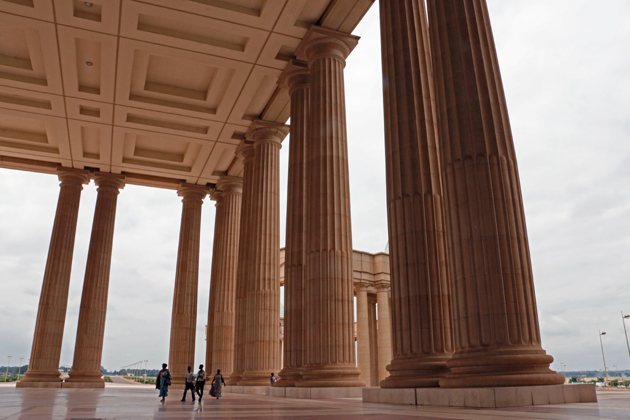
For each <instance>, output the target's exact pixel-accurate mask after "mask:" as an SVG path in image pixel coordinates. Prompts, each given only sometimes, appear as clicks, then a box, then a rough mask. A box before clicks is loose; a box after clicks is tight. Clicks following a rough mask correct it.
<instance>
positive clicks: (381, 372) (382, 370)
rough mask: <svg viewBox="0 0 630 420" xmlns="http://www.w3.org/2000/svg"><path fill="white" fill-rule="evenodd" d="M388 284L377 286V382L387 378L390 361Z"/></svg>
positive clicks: (390, 337)
mask: <svg viewBox="0 0 630 420" xmlns="http://www.w3.org/2000/svg"><path fill="white" fill-rule="evenodd" d="M388 289H389V287H388V286H377V288H376V304H377V305H378V383H379V384H380V383H381V381H383V380H384V379H385V378H387V375H388V373H387V366H388V365H389V364H390V362H391V361H392V329H391V325H392V323H391V319H390V317H389V296H388Z"/></svg>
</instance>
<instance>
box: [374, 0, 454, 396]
mask: <svg viewBox="0 0 630 420" xmlns="http://www.w3.org/2000/svg"><path fill="white" fill-rule="evenodd" d="M380 7H381V15H380V16H381V47H382V60H383V79H384V89H383V90H384V95H383V98H384V108H385V151H386V152H385V153H386V167H387V203H388V206H387V214H388V222H389V243H390V263H391V289H392V316H393V332H392V339H393V360H392V361H391V364H390V365H389V367H388V368H387V370H389V372H390V376H389V377H388V378H387V379H386V380H385V381H384V382H383V383H382V384H381V386H383V387H385V388H413V387H425V386H438V382H439V380H440V378H442V377H444V376H445V375H446V374H447V372H448V368H447V366H446V361H447V360H449V359H450V357H451V355H452V353H453V351H454V349H453V342H452V320H451V308H450V290H449V283H448V272H447V266H446V260H447V252H446V250H447V248H446V232H445V226H444V210H443V194H442V182H441V178H440V163H439V149H438V132H437V117H436V109H435V95H434V86H433V70H432V66H431V56H430V47H429V37H428V28H427V18H426V12H425V8H424V2H422V1H418V0H400V1H381V2H380ZM383 357H385V356H383ZM381 368H382V369H384V368H385V367H384V366H383V367H381Z"/></svg>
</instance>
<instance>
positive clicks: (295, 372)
mask: <svg viewBox="0 0 630 420" xmlns="http://www.w3.org/2000/svg"><path fill="white" fill-rule="evenodd" d="M27 3H28V2H27ZM245 3H246V5H243V4H245ZM373 3H374V1H373V0H328V1H326V0H325V1H292V0H291V1H287V0H272V1H267V2H243V4H241V2H238V4H236V3H235V2H230V1H226V2H208V4H206V3H203V4H202V3H201V2H195V1H185V2H180V3H178V4H173V3H172V2H169V1H168V0H151V1H134V0H122V1H120V2H119V1H111V2H103V3H102V4H101V3H99V2H94V3H93V2H70V1H65V0H58V1H55V2H54V4H55V7H52V5H51V4H52V3H50V2H40V1H35V2H32V3H29V4H22V3H20V2H3V4H2V5H0V12H1V13H0V23H1V25H0V27H1V28H2V29H0V34H2V36H3V38H4V37H7V38H8V39H10V40H11V42H10V43H8V44H6V45H8V47H2V46H0V54H2V55H3V56H7V57H10V58H11V59H10V60H9V61H7V63H8V64H6V65H4V64H3V65H2V66H3V72H2V73H0V128H1V129H2V143H0V158H1V159H0V164H1V165H2V166H4V167H7V168H13V169H19V170H28V171H38V172H46V173H55V174H58V176H59V179H60V181H61V187H60V196H59V205H58V209H57V215H56V219H55V225H54V229H53V234H52V239H51V243H50V248H49V254H48V262H47V267H46V272H45V273H44V280H43V285H42V293H41V297H40V305H39V313H38V318H37V324H36V326H35V333H34V340H33V348H32V354H31V365H30V368H29V370H28V372H27V373H26V377H25V378H24V380H22V381H21V382H20V383H19V384H18V386H20V387H60V386H64V387H79V388H81V387H86V388H87V387H102V386H103V382H102V379H101V377H100V370H99V369H100V363H101V354H102V347H103V331H104V325H105V322H106V308H107V294H108V287H109V266H110V263H111V258H112V253H113V252H115V250H114V249H112V237H113V232H114V221H115V216H116V202H117V197H118V193H119V191H120V190H121V189H122V188H123V187H124V186H125V185H127V184H134V185H143V186H148V187H155V188H167V189H171V190H173V192H174V194H173V196H174V198H175V197H176V196H177V195H179V196H180V197H182V202H183V203H182V213H181V228H180V237H179V251H178V258H177V267H176V276H175V278H174V279H173V288H174V299H173V306H172V319H171V333H170V352H169V364H170V365H171V368H172V369H173V372H174V375H173V383H174V385H175V386H182V383H183V372H184V371H185V368H186V367H187V366H190V365H192V364H193V361H194V343H195V340H199V339H200V337H196V332H195V330H196V312H197V310H196V308H197V302H198V296H197V286H198V282H199V281H207V279H199V278H198V273H199V252H200V251H199V249H200V247H199V235H200V229H201V227H200V215H201V211H202V207H203V206H202V204H203V202H204V200H206V198H207V196H208V195H209V196H210V197H209V198H210V200H212V201H215V203H216V208H217V211H216V221H215V233H214V234H215V236H214V252H213V262H212V278H211V279H210V283H211V286H210V296H209V311H208V327H207V337H206V338H207V349H206V363H205V364H206V366H207V367H208V368H209V369H212V370H214V369H216V368H218V367H221V368H222V369H223V371H224V374H225V378H226V380H227V382H228V383H229V384H230V385H234V386H262V385H267V384H268V376H269V373H270V372H280V381H279V382H278V386H281V387H283V388H311V389H312V388H348V389H350V388H362V387H365V386H370V385H371V386H375V387H381V388H392V389H394V388H395V389H406V390H409V389H411V390H415V389H421V388H444V389H447V388H448V389H450V388H457V389H460V388H484V389H486V388H488V389H494V388H501V387H531V386H551V385H559V384H561V383H563V382H564V378H563V377H561V376H560V375H558V374H556V373H555V372H553V371H552V370H550V369H549V366H550V363H551V362H552V361H553V358H552V357H551V356H550V355H547V354H546V352H545V351H544V349H543V347H542V344H541V340H540V333H539V327H538V315H537V309H536V299H535V293H534V288H533V278H532V270H531V262H530V257H529V247H528V243H527V230H526V227H525V221H524V211H523V203H522V197H521V193H520V184H519V178H518V169H517V164H516V153H515V150H514V145H513V142H512V138H511V132H510V127H509V116H508V114H507V111H506V106H505V98H504V93H503V90H502V89H503V88H502V83H501V76H500V71H499V67H498V59H497V57H496V52H495V50H494V41H493V38H492V32H491V26H490V20H489V16H488V13H487V7H486V5H485V0H471V1H465V0H439V1H438V0H434V1H429V2H428V3H427V8H426V9H425V2H423V1H418V0H400V1H395V2H394V1H380V2H379V6H378V7H380V11H381V37H382V51H383V54H382V57H383V79H384V92H385V95H384V96H385V104H384V105H385V106H384V109H385V121H386V130H385V144H386V156H385V158H386V162H387V173H386V177H387V187H388V188H387V202H388V224H389V244H390V255H391V257H390V258H391V261H390V260H389V259H388V260H387V264H388V265H391V273H390V271H389V268H388V269H387V278H385V275H384V274H383V275H382V276H381V277H382V278H374V276H375V274H374V272H373V271H374V270H372V271H371V272H370V275H371V276H372V277H373V278H371V279H369V278H363V277H362V276H359V278H358V279H357V276H356V272H357V271H356V255H357V253H356V252H355V251H353V249H354V248H355V247H360V244H353V243H352V220H351V212H350V203H351V192H350V183H349V175H348V165H349V160H348V153H347V130H346V115H345V113H346V101H345V90H344V78H345V77H346V75H345V72H344V68H345V65H346V61H347V60H351V59H352V51H353V50H354V49H355V48H359V47H358V45H360V39H359V36H357V35H355V34H353V33H352V32H353V30H354V29H355V27H356V26H357V24H358V23H359V22H360V20H361V18H362V16H363V15H364V14H365V13H366V12H367V10H368V9H369V8H370V7H372V6H373ZM358 35H360V34H358ZM2 48H6V51H4V50H2ZM3 63H4V61H3ZM5 70H6V71H5ZM2 98H5V99H4V100H3V99H2ZM7 98H8V99H7ZM289 119H290V126H289V125H287V122H288V121H289ZM287 136H290V141H289V146H288V147H289V149H290V150H289V156H290V158H289V175H288V176H289V191H288V200H287V201H288V204H287V208H286V209H281V208H280V201H279V189H280V181H279V180H280V166H279V156H280V150H281V148H282V147H285V146H284V144H285V143H286V140H285V138H286V137H287ZM90 179H94V180H95V184H96V185H97V186H98V188H99V189H98V191H99V192H98V201H97V205H96V210H95V215H94V222H93V231H92V239H91V241H90V249H89V255H88V260H87V267H88V269H87V270H86V275H85V280H84V285H83V297H82V304H81V312H80V315H79V321H78V333H77V342H76V347H75V351H74V368H73V370H72V371H71V373H70V378H69V379H68V380H66V382H63V383H62V382H61V380H60V378H59V375H58V374H55V372H54V370H55V369H56V365H58V364H59V351H60V348H61V337H62V333H63V327H64V322H65V311H66V305H67V284H68V281H69V276H70V265H69V261H71V259H72V253H73V244H74V234H75V229H76V217H77V216H76V213H77V208H78V203H79V199H80V192H81V188H82V186H83V185H85V184H88V183H89V180H90ZM175 192H176V193H177V194H175ZM123 197H124V196H123ZM284 211H286V212H287V215H288V217H287V229H286V231H287V237H286V250H285V271H284V279H283V281H284V286H285V297H284V298H285V317H284V325H285V327H284V337H283V338H284V348H283V349H282V350H281V349H280V342H279V339H278V338H279V335H280V331H279V328H280V282H279V279H280V273H279V268H280V213H281V212H284ZM359 254H360V253H359ZM360 255H362V254H360ZM364 257H365V258H368V257H367V256H366V255H362V256H361V261H363V260H362V258H364ZM370 258H372V262H371V264H373V265H374V264H378V263H377V262H376V261H377V260H378V261H381V262H380V263H381V264H384V262H383V261H384V257H382V256H381V257H379V256H378V255H376V256H371V257H370ZM379 258H380V260H379ZM362 263H363V262H362ZM362 263H361V264H362ZM361 270H362V269H361ZM368 271H370V270H366V271H365V272H366V273H367V272H368ZM376 271H377V272H378V270H376ZM359 272H363V271H359ZM379 273H381V274H382V273H385V270H382V271H380V272H379ZM376 277H378V276H376ZM390 277H391V279H390ZM355 295H356V311H357V316H356V327H355V317H354V305H355V303H354V297H355ZM355 329H356V340H357V341H356V350H355ZM283 362H284V363H283ZM296 392H297V391H296ZM348 392H350V391H348ZM414 395H416V393H415V391H414Z"/></svg>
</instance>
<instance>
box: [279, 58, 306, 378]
mask: <svg viewBox="0 0 630 420" xmlns="http://www.w3.org/2000/svg"><path fill="white" fill-rule="evenodd" d="M280 83H281V84H286V85H287V86H288V88H289V94H290V96H291V141H290V143H289V175H288V180H289V185H288V192H287V228H286V235H287V236H286V247H285V258H286V259H285V265H284V331H285V334H284V336H285V339H284V349H283V355H284V369H283V370H282V372H280V380H279V381H278V383H277V384H276V386H295V383H296V381H299V380H300V379H301V378H302V375H301V371H302V369H303V368H304V348H305V342H304V333H303V329H304V328H303V322H304V319H303V313H304V304H303V301H304V263H305V261H304V260H305V252H304V251H305V249H304V244H305V237H304V229H305V214H304V211H305V208H306V195H305V190H304V183H305V177H304V171H305V167H304V165H305V150H306V142H307V139H308V123H307V121H308V114H309V106H310V103H309V102H310V79H309V71H308V68H307V67H306V64H305V63H302V62H299V61H297V60H292V61H291V63H289V65H288V66H287V68H286V69H285V71H284V73H283V76H282V78H281V82H280Z"/></svg>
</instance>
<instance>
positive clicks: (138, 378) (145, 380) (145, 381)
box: [125, 376, 155, 384]
mask: <svg viewBox="0 0 630 420" xmlns="http://www.w3.org/2000/svg"><path fill="white" fill-rule="evenodd" d="M125 379H129V380H130V381H135V382H138V383H141V384H155V378H143V377H142V376H125Z"/></svg>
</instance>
